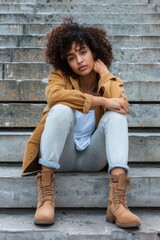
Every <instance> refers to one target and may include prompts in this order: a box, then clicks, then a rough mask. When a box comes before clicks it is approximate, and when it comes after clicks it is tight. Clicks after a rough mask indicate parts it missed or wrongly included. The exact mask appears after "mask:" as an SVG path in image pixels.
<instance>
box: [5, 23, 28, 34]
mask: <svg viewBox="0 0 160 240" xmlns="http://www.w3.org/2000/svg"><path fill="white" fill-rule="evenodd" d="M22 33H23V25H21V24H12V23H11V24H2V23H1V24H0V34H3V35H8V34H10V35H11V34H12V35H17V34H22Z"/></svg>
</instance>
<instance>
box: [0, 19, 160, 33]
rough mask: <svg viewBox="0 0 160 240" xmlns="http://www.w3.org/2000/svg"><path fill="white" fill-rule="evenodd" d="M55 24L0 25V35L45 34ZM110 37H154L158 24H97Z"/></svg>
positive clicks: (157, 30)
mask: <svg viewBox="0 0 160 240" xmlns="http://www.w3.org/2000/svg"><path fill="white" fill-rule="evenodd" d="M56 25H57V24H54V23H53V24H44V23H43V24H13V23H10V24H9V23H8V24H7V23H6V24H0V33H1V34H4V35H11V34H12V35H17V34H23V33H24V34H46V33H47V32H49V31H50V30H51V29H52V28H53V27H54V26H56ZM96 25H97V26H100V27H102V28H104V29H105V30H106V31H107V32H108V34H110V35H121V36H127V35H135V36H136V35H137V36H138V35H140V36H141V35H146V36H154V35H155V36H156V35H157V34H158V33H159V32H160V25H159V24H141V23H138V24H133V23H131V24H126V23H125V24H106V22H105V24H97V23H96Z"/></svg>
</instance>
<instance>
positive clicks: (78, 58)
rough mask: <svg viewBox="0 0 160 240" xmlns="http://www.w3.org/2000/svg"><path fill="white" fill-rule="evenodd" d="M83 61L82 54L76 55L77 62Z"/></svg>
mask: <svg viewBox="0 0 160 240" xmlns="http://www.w3.org/2000/svg"><path fill="white" fill-rule="evenodd" d="M82 62H83V58H82V56H77V63H78V64H80V63H82Z"/></svg>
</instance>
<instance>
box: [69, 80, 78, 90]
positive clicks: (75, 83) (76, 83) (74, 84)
mask: <svg viewBox="0 0 160 240" xmlns="http://www.w3.org/2000/svg"><path fill="white" fill-rule="evenodd" d="M70 81H71V83H72V85H73V87H74V88H75V89H76V90H80V88H79V81H78V79H77V78H73V77H70Z"/></svg>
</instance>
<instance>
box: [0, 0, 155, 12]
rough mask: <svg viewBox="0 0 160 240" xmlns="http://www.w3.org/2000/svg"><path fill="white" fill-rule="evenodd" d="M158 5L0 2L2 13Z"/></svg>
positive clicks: (143, 8) (128, 9) (142, 8)
mask: <svg viewBox="0 0 160 240" xmlns="http://www.w3.org/2000/svg"><path fill="white" fill-rule="evenodd" d="M157 11H158V6H157V5H155V4H141V5H140V4H134V5H133V4H129V3H127V4H119V5H118V4H112V3H105V2H104V3H99V4H96V3H94V4H93V3H92V2H90V3H87V4H86V3H78V4H75V3H72V2H70V3H67V4H66V3H65V2H64V3H59V2H57V3H55V2H54V3H50V4H38V5H35V4H0V12H2V13H9V12H11V13H13V12H14V13H15V12H17V13H27V12H30V13H35V12H36V13H53V12H58V13H59V12H63V13H64V12H68V13H75V12H79V13H80V12H82V13H88V12H93V13H95V12H100V13H108V12H110V13H115V12H117V13H142V12H143V13H157Z"/></svg>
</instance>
